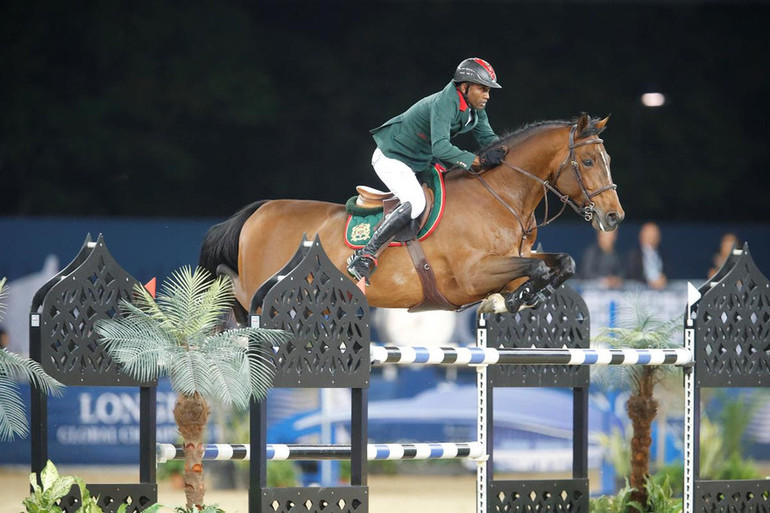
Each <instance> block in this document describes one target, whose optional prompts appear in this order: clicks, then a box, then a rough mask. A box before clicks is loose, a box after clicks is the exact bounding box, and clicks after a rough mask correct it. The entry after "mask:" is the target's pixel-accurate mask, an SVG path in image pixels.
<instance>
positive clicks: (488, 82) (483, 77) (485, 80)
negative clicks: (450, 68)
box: [454, 57, 502, 89]
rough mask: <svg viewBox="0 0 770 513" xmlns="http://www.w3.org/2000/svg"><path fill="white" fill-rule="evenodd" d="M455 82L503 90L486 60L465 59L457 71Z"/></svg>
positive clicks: (476, 58)
mask: <svg viewBox="0 0 770 513" xmlns="http://www.w3.org/2000/svg"><path fill="white" fill-rule="evenodd" d="M454 81H455V82H473V83H474V84H480V85H483V86H487V87H491V88H493V89H501V88H502V86H501V85H500V84H498V83H497V75H496V74H495V70H494V68H493V67H492V65H491V64H489V63H488V62H487V61H485V60H484V59H479V58H478V57H472V58H470V59H465V60H464V61H462V62H461V63H460V65H459V66H457V69H456V70H455V78H454Z"/></svg>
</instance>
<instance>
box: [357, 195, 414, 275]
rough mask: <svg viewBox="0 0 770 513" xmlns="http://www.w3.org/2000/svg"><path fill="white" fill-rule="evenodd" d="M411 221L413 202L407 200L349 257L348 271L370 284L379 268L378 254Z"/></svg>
mask: <svg viewBox="0 0 770 513" xmlns="http://www.w3.org/2000/svg"><path fill="white" fill-rule="evenodd" d="M411 221H412V204H411V203H409V202H408V201H406V202H404V203H402V204H401V205H399V206H398V207H396V209H395V210H394V211H393V212H391V213H390V215H388V216H387V217H386V218H385V219H383V221H382V223H381V224H380V226H378V227H377V229H376V230H374V233H373V234H372V238H371V239H369V242H367V243H366V246H364V247H363V248H361V249H359V250H356V252H355V253H353V254H352V255H351V256H350V257H349V258H348V272H349V273H350V274H351V275H352V276H354V277H355V279H356V280H358V281H360V280H361V279H365V280H366V284H367V285H368V284H369V277H370V276H371V275H372V273H374V270H375V269H376V268H377V256H378V255H379V254H380V253H381V252H382V251H383V250H384V249H385V248H386V247H387V246H388V244H390V242H391V241H392V240H393V238H394V237H395V236H396V234H398V232H399V231H401V229H403V228H404V227H405V226H406V225H408V224H409V223H410V222H411Z"/></svg>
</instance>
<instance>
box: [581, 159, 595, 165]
mask: <svg viewBox="0 0 770 513" xmlns="http://www.w3.org/2000/svg"><path fill="white" fill-rule="evenodd" d="M583 165H584V166H585V167H591V166H593V165H594V161H593V160H591V159H585V160H584V161H583Z"/></svg>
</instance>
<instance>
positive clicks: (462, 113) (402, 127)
mask: <svg viewBox="0 0 770 513" xmlns="http://www.w3.org/2000/svg"><path fill="white" fill-rule="evenodd" d="M500 88H501V86H500V85H499V84H498V83H497V75H496V74H495V70H494V69H493V68H492V66H491V65H490V64H489V63H488V62H487V61H485V60H483V59H479V58H470V59H465V60H464V61H462V62H461V63H460V64H459V66H457V69H456V70H455V74H454V79H453V80H452V81H451V82H449V84H447V86H446V87H445V88H444V89H443V90H442V91H439V92H437V93H434V94H432V95H430V96H427V97H425V98H423V99H422V100H420V101H418V102H417V103H415V104H414V105H412V106H411V107H410V108H409V109H408V110H407V111H406V112H404V113H403V114H401V115H399V116H396V117H394V118H393V119H391V120H389V121H387V122H386V123H385V124H384V125H382V126H380V127H378V128H375V129H374V130H372V131H371V132H372V134H373V137H374V140H375V142H376V143H377V149H375V150H374V154H373V155H372V166H373V167H374V171H375V172H376V173H377V176H379V177H380V179H381V180H382V181H383V183H384V184H385V185H386V186H387V187H388V189H389V190H390V191H391V192H392V193H393V194H395V196H396V197H397V198H398V200H399V201H400V204H399V206H398V207H397V208H396V209H395V210H394V211H393V212H391V213H390V215H388V216H387V217H386V218H385V219H384V220H383V222H382V224H380V226H379V227H378V228H377V229H376V230H375V231H374V234H373V235H372V238H371V239H370V240H369V242H368V243H367V244H366V246H364V247H363V248H361V249H359V250H357V251H356V252H355V253H353V255H351V256H350V257H349V258H348V272H349V273H350V274H351V275H353V276H354V277H355V278H356V279H357V280H361V279H362V278H364V279H366V282H367V283H368V282H369V276H371V274H372V273H373V272H374V270H375V268H376V267H377V258H376V257H377V255H378V254H379V253H380V252H381V251H382V250H383V248H385V247H387V246H388V244H390V242H391V241H392V240H393V237H395V236H396V234H397V233H398V232H399V231H400V230H401V229H402V228H404V227H405V226H406V225H407V224H409V223H410V222H411V220H412V219H417V218H418V217H419V216H420V214H422V212H423V210H424V209H425V196H424V195H423V191H422V187H421V186H420V184H419V182H418V180H417V178H416V176H415V173H417V172H421V171H424V170H426V169H428V168H429V167H430V165H431V163H432V162H433V160H434V159H438V160H440V161H443V162H446V163H447V164H449V165H450V166H452V167H455V166H457V167H462V168H464V169H469V168H473V169H486V168H489V167H494V166H496V165H498V164H500V162H501V161H502V159H503V157H504V156H505V149H504V148H502V147H496V148H490V149H489V150H487V151H485V152H484V153H483V154H481V155H479V156H476V155H475V154H473V153H471V152H468V151H463V150H461V149H460V148H458V147H456V146H454V145H453V144H452V143H451V142H450V141H449V140H450V138H452V137H454V136H455V135H457V134H461V133H466V132H470V131H472V133H473V136H474V137H475V139H476V141H477V142H478V143H479V145H480V146H482V147H484V146H487V145H489V144H491V143H493V142H494V141H496V140H497V139H498V136H497V135H496V134H495V132H494V131H493V130H492V128H491V127H490V126H489V121H488V119H487V113H486V111H485V110H484V107H486V105H487V101H488V100H489V91H490V90H491V89H500Z"/></svg>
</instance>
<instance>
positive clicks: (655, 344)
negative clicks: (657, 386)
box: [591, 295, 682, 391]
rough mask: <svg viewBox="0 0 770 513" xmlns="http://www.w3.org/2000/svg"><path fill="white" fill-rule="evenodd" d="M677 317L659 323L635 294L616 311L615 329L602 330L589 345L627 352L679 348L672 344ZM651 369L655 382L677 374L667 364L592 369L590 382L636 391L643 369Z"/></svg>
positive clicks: (611, 366)
mask: <svg viewBox="0 0 770 513" xmlns="http://www.w3.org/2000/svg"><path fill="white" fill-rule="evenodd" d="M681 323H682V320H681V318H675V319H671V320H668V321H663V320H661V319H660V318H659V317H658V316H657V314H655V313H654V312H652V310H651V309H650V306H649V305H646V304H644V303H642V298H641V297H639V296H636V295H629V296H627V297H626V303H625V304H624V305H622V306H621V307H620V308H619V309H618V317H617V326H616V327H611V328H605V329H604V330H602V331H601V332H600V333H599V334H598V335H597V336H596V337H594V338H593V339H592V345H598V346H609V347H613V348H631V349H666V348H673V347H681V346H682V344H681V343H677V342H674V340H675V336H676V335H677V334H678V333H679V331H680V330H681ZM650 369H654V372H655V373H656V374H657V378H656V379H657V381H658V382H660V381H662V380H663V379H665V377H666V376H667V375H668V374H671V373H673V372H678V370H677V369H676V368H675V367H673V366H671V365H659V366H656V367H652V368H650V367H644V366H640V365H606V366H592V367H591V379H592V381H593V382H596V383H597V384H599V385H603V386H605V387H606V388H608V389H621V390H627V389H628V388H629V387H631V388H632V390H634V391H635V390H637V389H638V384H639V378H640V376H641V374H642V373H643V372H645V370H647V371H649V370H650Z"/></svg>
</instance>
